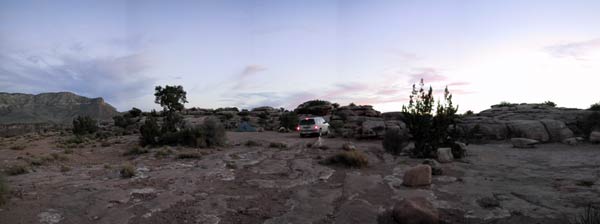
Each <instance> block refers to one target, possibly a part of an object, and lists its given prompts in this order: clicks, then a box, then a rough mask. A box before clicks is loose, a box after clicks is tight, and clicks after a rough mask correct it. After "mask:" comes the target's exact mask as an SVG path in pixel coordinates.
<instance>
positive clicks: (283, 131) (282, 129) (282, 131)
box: [277, 127, 290, 133]
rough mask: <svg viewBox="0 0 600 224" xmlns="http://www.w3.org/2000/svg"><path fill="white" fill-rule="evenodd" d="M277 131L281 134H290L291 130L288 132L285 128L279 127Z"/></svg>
mask: <svg viewBox="0 0 600 224" xmlns="http://www.w3.org/2000/svg"><path fill="white" fill-rule="evenodd" d="M277 131H279V132H280V133H286V132H290V130H288V129H287V128H285V127H279V129H277Z"/></svg>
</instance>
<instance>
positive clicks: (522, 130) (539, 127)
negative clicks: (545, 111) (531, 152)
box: [506, 120, 550, 142]
mask: <svg viewBox="0 0 600 224" xmlns="http://www.w3.org/2000/svg"><path fill="white" fill-rule="evenodd" d="M506 125H507V126H508V129H509V130H510V132H511V133H512V135H513V136H515V137H521V138H529V139H533V140H538V141H540V142H547V141H549V140H550V135H548V132H547V131H546V127H545V126H544V124H543V123H542V122H540V121H536V120H511V121H509V122H508V123H507V124H506Z"/></svg>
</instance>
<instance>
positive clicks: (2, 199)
mask: <svg viewBox="0 0 600 224" xmlns="http://www.w3.org/2000/svg"><path fill="white" fill-rule="evenodd" d="M6 182H7V181H6V177H4V175H2V174H0V206H2V205H4V204H6V202H8V194H9V193H10V189H9V188H8V183H6Z"/></svg>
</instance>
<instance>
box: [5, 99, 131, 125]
mask: <svg viewBox="0 0 600 224" xmlns="http://www.w3.org/2000/svg"><path fill="white" fill-rule="evenodd" d="M118 114H119V112H117V110H116V109H115V108H114V107H113V106H111V105H110V104H108V103H106V102H104V99H102V98H87V97H83V96H79V95H76V94H74V93H70V92H58V93H41V94H37V95H32V94H23V93H3V92H0V124H3V125H7V124H41V123H44V124H57V125H64V124H70V123H71V122H72V120H73V118H75V117H77V116H80V115H81V116H91V117H93V118H94V119H97V120H109V119H111V118H112V117H113V116H115V115H118Z"/></svg>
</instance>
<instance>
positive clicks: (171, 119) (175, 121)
mask: <svg viewBox="0 0 600 224" xmlns="http://www.w3.org/2000/svg"><path fill="white" fill-rule="evenodd" d="M184 125H185V123H184V121H183V116H181V115H180V114H179V113H178V112H175V111H173V112H167V115H166V116H165V118H164V122H163V125H162V128H161V132H162V133H166V132H177V131H179V130H181V129H183V126H184Z"/></svg>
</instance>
